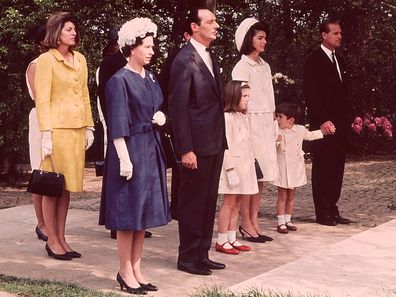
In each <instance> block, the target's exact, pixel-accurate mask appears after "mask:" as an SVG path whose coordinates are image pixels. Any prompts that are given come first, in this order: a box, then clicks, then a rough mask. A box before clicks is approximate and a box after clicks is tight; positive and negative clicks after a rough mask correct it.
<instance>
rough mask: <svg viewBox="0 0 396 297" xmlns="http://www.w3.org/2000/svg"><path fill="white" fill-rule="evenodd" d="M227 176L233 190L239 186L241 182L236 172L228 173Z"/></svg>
mask: <svg viewBox="0 0 396 297" xmlns="http://www.w3.org/2000/svg"><path fill="white" fill-rule="evenodd" d="M226 176H227V180H228V185H229V186H230V188H231V189H232V188H235V187H236V186H238V185H239V182H240V180H239V177H238V174H236V172H235V170H230V171H227V172H226Z"/></svg>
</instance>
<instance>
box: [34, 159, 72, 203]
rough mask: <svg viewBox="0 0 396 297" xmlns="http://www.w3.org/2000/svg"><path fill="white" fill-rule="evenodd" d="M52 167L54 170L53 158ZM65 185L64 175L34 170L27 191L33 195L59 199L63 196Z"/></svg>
mask: <svg viewBox="0 0 396 297" xmlns="http://www.w3.org/2000/svg"><path fill="white" fill-rule="evenodd" d="M51 166H52V170H54V165H53V163H52V158H51ZM40 167H41V166H40ZM54 171H55V170H54ZM64 185H65V176H64V175H63V174H62V173H58V172H49V171H45V170H41V169H34V170H33V172H32V175H31V176H30V179H29V183H28V186H27V191H28V192H29V193H32V194H37V195H43V196H48V197H55V198H59V197H60V196H62V192H63V188H64Z"/></svg>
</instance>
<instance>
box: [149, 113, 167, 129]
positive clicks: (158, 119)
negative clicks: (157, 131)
mask: <svg viewBox="0 0 396 297" xmlns="http://www.w3.org/2000/svg"><path fill="white" fill-rule="evenodd" d="M151 122H152V123H153V124H157V125H158V126H163V125H164V124H165V122H166V116H165V114H164V113H163V112H162V111H157V112H156V113H155V114H154V115H153V119H152V121H151Z"/></svg>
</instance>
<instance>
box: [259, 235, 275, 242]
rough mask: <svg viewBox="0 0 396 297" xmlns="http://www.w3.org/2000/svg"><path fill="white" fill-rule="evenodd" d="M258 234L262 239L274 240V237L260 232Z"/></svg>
mask: <svg viewBox="0 0 396 297" xmlns="http://www.w3.org/2000/svg"><path fill="white" fill-rule="evenodd" d="M258 236H259V237H261V238H262V239H264V240H265V241H273V240H274V239H273V238H272V237H269V236H267V235H263V234H259V235H258Z"/></svg>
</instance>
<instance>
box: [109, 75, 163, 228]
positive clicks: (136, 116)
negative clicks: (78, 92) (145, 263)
mask: <svg viewBox="0 0 396 297" xmlns="http://www.w3.org/2000/svg"><path fill="white" fill-rule="evenodd" d="M145 74H146V76H145V78H142V77H141V76H140V75H139V74H137V73H135V72H132V71H130V70H128V69H125V68H122V69H120V70H119V71H118V72H117V73H116V74H114V75H113V76H112V77H111V78H110V79H109V81H108V82H107V84H106V90H105V92H106V98H107V99H108V100H106V107H107V117H108V121H107V127H108V133H109V134H108V139H109V143H108V151H107V156H106V164H105V172H104V180H103V183H104V191H105V193H104V195H105V196H106V197H105V201H106V207H105V226H106V228H108V229H111V230H123V231H127V230H129V231H137V230H144V229H146V228H153V227H157V226H161V225H165V224H167V223H168V222H169V221H170V212H169V206H168V196H167V190H166V165H165V156H164V153H163V150H162V146H161V141H160V137H159V132H158V131H157V130H156V129H155V128H154V127H153V125H152V123H151V120H152V118H153V115H154V113H155V112H157V111H158V110H159V108H160V106H161V104H162V102H163V98H162V93H161V89H160V87H159V84H158V82H157V80H156V78H155V77H154V76H153V75H152V74H151V73H150V72H148V71H146V72H145ZM120 137H124V139H125V142H126V145H127V148H128V152H129V157H130V159H131V162H132V165H133V175H132V179H130V180H129V181H127V180H126V178H125V177H121V176H120V162H119V159H118V155H117V152H116V150H115V146H114V143H113V140H114V139H116V138H120Z"/></svg>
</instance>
